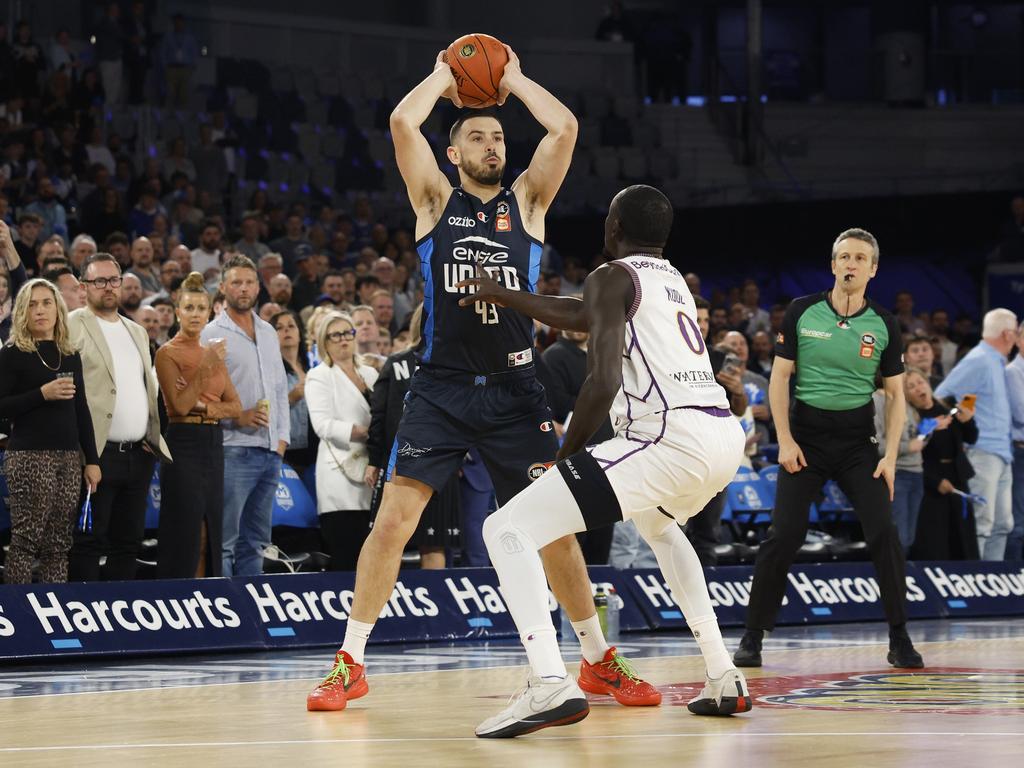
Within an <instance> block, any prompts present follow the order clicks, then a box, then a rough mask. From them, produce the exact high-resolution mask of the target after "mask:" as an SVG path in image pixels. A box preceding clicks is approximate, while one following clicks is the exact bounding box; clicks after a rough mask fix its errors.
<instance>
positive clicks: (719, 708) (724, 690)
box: [686, 669, 754, 716]
mask: <svg viewBox="0 0 1024 768" xmlns="http://www.w3.org/2000/svg"><path fill="white" fill-rule="evenodd" d="M753 706H754V702H753V700H752V699H751V698H750V691H749V690H748V689H747V681H746V678H744V677H743V673H742V672H740V671H739V670H738V669H730V670H729V671H728V672H725V673H724V674H723V675H722V676H721V677H717V678H715V679H712V678H710V677H705V678H704V688H703V690H702V691H701V692H700V694H699V695H698V696H697V697H696V698H694V699H691V700H690V703H689V704H687V705H686V708H687V709H688V710H690V711H691V712H692V713H693V714H695V715H718V716H725V715H735V714H737V713H739V712H749V711H750V710H751V709H752V708H753Z"/></svg>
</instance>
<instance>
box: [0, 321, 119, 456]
mask: <svg viewBox="0 0 1024 768" xmlns="http://www.w3.org/2000/svg"><path fill="white" fill-rule="evenodd" d="M37 348H38V353H36V352H22V351H21V350H20V349H18V348H17V347H15V346H14V345H13V344H7V345H5V346H4V347H3V348H0V418H8V419H10V421H11V436H10V440H9V441H8V443H7V449H8V450H11V451H77V450H79V449H81V450H82V452H83V453H84V454H85V463H86V464H99V463H100V459H99V456H97V455H96V436H95V433H94V432H93V429H92V417H91V416H90V415H89V404H88V402H87V401H86V399H85V381H84V379H83V378H82V359H81V358H80V357H79V356H78V353H75V354H73V355H61V354H60V353H59V352H58V350H57V345H56V344H54V343H53V342H52V341H42V342H39V343H38V344H37ZM40 357H42V359H40ZM43 360H45V361H46V363H47V365H50V366H53V365H56V364H57V362H58V360H59V361H60V365H59V368H58V370H56V371H55V370H52V369H51V368H47V367H46V365H44V364H43ZM61 371H63V372H70V373H73V374H74V379H75V397H74V399H73V400H46V399H45V398H44V397H43V393H42V391H41V390H40V387H41V386H43V385H44V384H47V383H49V382H51V381H53V380H54V378H55V377H56V375H57V373H58V372H61Z"/></svg>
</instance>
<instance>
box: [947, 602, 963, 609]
mask: <svg viewBox="0 0 1024 768" xmlns="http://www.w3.org/2000/svg"><path fill="white" fill-rule="evenodd" d="M946 605H948V606H949V607H950V608H966V607H967V601H966V600H947V601H946Z"/></svg>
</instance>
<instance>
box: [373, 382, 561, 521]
mask: <svg viewBox="0 0 1024 768" xmlns="http://www.w3.org/2000/svg"><path fill="white" fill-rule="evenodd" d="M524 373H525V372H524ZM492 381H493V379H492V380H491V381H488V382H487V383H486V384H476V385H474V384H473V383H472V379H467V378H465V377H463V378H460V379H456V380H452V379H446V378H438V377H436V376H434V375H432V374H430V373H427V372H425V371H422V370H421V371H419V372H417V374H416V376H415V377H414V378H413V381H412V387H411V388H410V390H409V394H408V395H407V396H406V403H405V412H404V413H403V415H402V420H401V422H400V423H399V425H398V433H397V436H396V438H395V443H394V446H393V447H392V449H391V458H390V460H389V462H388V473H387V477H388V479H389V480H390V479H391V478H392V477H393V476H394V475H400V476H402V477H408V478H411V479H413V480H419V481H420V482H421V483H425V484H426V485H429V486H430V487H431V488H433V489H434V490H435V491H438V490H440V489H441V488H443V487H444V485H445V483H447V482H448V479H449V478H450V477H451V476H452V475H453V474H454V473H455V472H456V471H458V469H459V467H461V466H462V461H463V459H464V457H465V455H466V452H467V451H468V450H469V449H470V448H474V447H475V448H477V449H478V450H479V452H480V457H481V458H482V459H483V462H484V466H486V467H487V471H488V473H489V474H490V476H491V482H492V483H493V484H494V493H495V495H496V496H497V497H498V503H499V504H504V503H505V502H506V501H508V500H509V499H511V498H512V497H513V496H515V495H516V494H517V493H519V491H521V490H523V488H526V487H527V486H528V485H529V484H530V483H531V482H533V481H534V480H536V479H537V478H538V477H540V476H541V475H542V474H543V473H544V470H545V469H546V467H547V466H550V465H551V463H552V462H554V460H555V454H556V453H557V452H558V440H557V438H556V437H555V431H554V424H553V423H552V421H551V411H550V410H548V405H547V398H546V396H545V394H544V387H543V386H541V384H540V382H538V381H537V379H536V377H534V376H533V375H523V376H518V377H516V378H515V379H511V380H502V379H499V381H498V382H496V383H491V382H492Z"/></svg>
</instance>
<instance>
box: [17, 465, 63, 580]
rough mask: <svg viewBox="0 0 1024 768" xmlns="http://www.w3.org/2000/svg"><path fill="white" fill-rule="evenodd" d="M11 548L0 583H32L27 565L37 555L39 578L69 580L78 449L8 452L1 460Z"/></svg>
mask: <svg viewBox="0 0 1024 768" xmlns="http://www.w3.org/2000/svg"><path fill="white" fill-rule="evenodd" d="M4 474H5V475H6V476H7V490H8V492H9V496H8V504H9V506H10V510H11V547H10V550H9V551H8V553H7V567H6V568H5V570H4V581H5V582H7V583H8V584H31V583H32V561H33V560H34V559H35V558H36V557H37V556H38V557H39V580H40V581H41V582H46V583H50V584H56V583H60V582H65V581H67V580H68V552H69V551H70V549H71V528H72V524H73V523H72V521H73V520H74V518H75V513H76V511H77V507H78V494H79V491H80V489H81V485H82V465H81V462H80V460H79V458H78V452H77V451H8V452H7V454H6V455H5V456H4Z"/></svg>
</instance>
